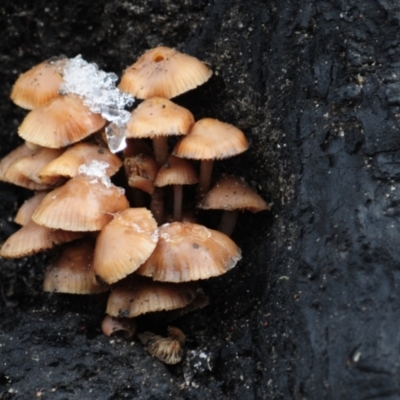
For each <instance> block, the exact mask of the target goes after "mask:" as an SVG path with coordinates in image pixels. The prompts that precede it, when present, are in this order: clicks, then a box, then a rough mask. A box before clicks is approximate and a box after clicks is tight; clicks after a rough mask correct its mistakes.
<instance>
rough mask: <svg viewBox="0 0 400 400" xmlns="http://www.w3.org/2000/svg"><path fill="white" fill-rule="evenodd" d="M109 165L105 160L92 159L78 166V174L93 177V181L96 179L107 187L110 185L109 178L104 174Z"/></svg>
mask: <svg viewBox="0 0 400 400" xmlns="http://www.w3.org/2000/svg"><path fill="white" fill-rule="evenodd" d="M109 166H110V165H109V164H108V163H106V162H105V161H97V160H93V161H92V162H91V163H90V164H82V165H80V166H79V168H78V173H79V174H80V175H85V176H88V177H90V178H94V179H93V181H92V182H93V183H95V182H97V181H98V180H99V181H100V182H101V183H102V184H103V185H104V186H106V187H107V188H109V187H111V186H112V183H111V180H110V178H109V177H108V176H107V174H106V170H107V168H108V167H109Z"/></svg>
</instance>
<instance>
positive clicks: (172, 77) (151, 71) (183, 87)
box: [119, 46, 212, 99]
mask: <svg viewBox="0 0 400 400" xmlns="http://www.w3.org/2000/svg"><path fill="white" fill-rule="evenodd" d="M211 75H212V71H211V70H210V69H209V68H208V67H207V65H206V64H204V63H203V62H202V61H200V60H198V59H197V58H195V57H192V56H189V55H187V54H183V53H180V52H179V51H177V50H174V49H171V48H168V47H163V46H160V47H156V48H154V49H151V50H148V51H146V52H145V53H144V54H143V55H142V56H141V57H140V58H139V59H138V60H137V61H136V62H135V63H134V64H133V65H131V66H130V67H128V68H127V69H126V70H125V72H124V74H123V76H122V78H121V82H120V84H119V88H120V89H121V90H122V91H124V92H129V93H131V94H132V95H133V96H134V97H136V98H138V99H148V98H150V97H156V96H159V97H165V98H167V99H170V98H172V97H175V96H178V95H180V94H182V93H185V92H187V91H189V90H191V89H194V88H196V87H197V86H200V85H201V84H203V83H204V82H206V81H207V80H208V79H209V78H210V77H211Z"/></svg>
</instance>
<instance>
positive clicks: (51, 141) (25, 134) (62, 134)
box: [18, 94, 106, 149]
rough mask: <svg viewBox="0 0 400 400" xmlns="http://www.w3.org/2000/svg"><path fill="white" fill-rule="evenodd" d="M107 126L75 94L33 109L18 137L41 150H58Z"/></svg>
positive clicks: (23, 123) (99, 116) (19, 130)
mask: <svg viewBox="0 0 400 400" xmlns="http://www.w3.org/2000/svg"><path fill="white" fill-rule="evenodd" d="M105 124H106V121H105V119H104V118H103V117H102V116H101V115H100V114H95V113H93V112H91V111H90V110H89V107H87V106H85V105H84V104H83V100H82V99H81V98H80V97H78V96H76V95H72V94H69V95H65V96H60V97H56V98H55V99H53V100H51V101H50V102H48V103H46V104H44V105H42V106H41V107H38V108H35V109H34V110H32V111H31V112H30V113H29V114H28V115H27V116H26V117H25V119H24V120H23V121H22V124H21V125H20V127H19V129H18V134H19V135H20V136H21V137H22V138H23V139H25V140H27V141H29V142H32V143H35V144H38V145H40V146H44V147H50V148H56V149H58V148H61V147H66V146H68V145H70V144H72V143H75V142H78V141H80V140H82V139H84V138H85V137H87V136H89V135H91V134H92V133H94V132H97V131H98V130H100V129H101V128H103V127H104V125H105Z"/></svg>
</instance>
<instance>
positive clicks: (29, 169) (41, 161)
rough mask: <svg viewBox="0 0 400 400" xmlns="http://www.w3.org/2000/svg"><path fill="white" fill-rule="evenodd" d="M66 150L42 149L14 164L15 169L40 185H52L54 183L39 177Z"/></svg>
mask: <svg viewBox="0 0 400 400" xmlns="http://www.w3.org/2000/svg"><path fill="white" fill-rule="evenodd" d="M63 151H64V150H62V149H50V148H47V147H41V148H39V149H37V150H36V151H33V152H32V154H30V155H27V156H24V157H21V158H20V159H18V160H16V161H15V162H14V163H13V168H15V169H17V170H18V171H19V172H20V173H21V174H22V175H24V176H26V177H27V178H28V179H29V180H31V181H34V182H36V183H38V184H40V185H47V184H48V185H50V186H51V185H52V184H53V182H43V181H42V179H41V178H40V177H39V172H40V171H41V170H42V168H43V167H45V166H46V165H48V164H49V163H51V162H52V161H53V160H55V159H56V158H57V157H59V156H60V155H61V154H62V153H63Z"/></svg>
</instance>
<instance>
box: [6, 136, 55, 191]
mask: <svg viewBox="0 0 400 400" xmlns="http://www.w3.org/2000/svg"><path fill="white" fill-rule="evenodd" d="M37 150H38V149H35V150H31V149H30V148H29V147H28V146H27V144H26V143H24V144H22V145H20V146H18V147H17V148H16V149H14V150H13V151H11V152H10V153H9V154H7V155H6V156H5V157H4V158H3V159H2V160H1V161H0V180H2V181H4V182H9V183H13V184H14V185H18V186H22V187H25V188H27V189H31V190H46V189H49V188H50V187H49V185H44V184H39V183H37V182H34V181H32V180H31V179H29V178H27V177H26V176H25V175H23V174H22V173H21V172H20V171H19V170H18V169H17V168H15V163H16V162H17V161H18V160H20V159H22V158H23V157H26V156H31V155H33V154H35V152H36V151H37Z"/></svg>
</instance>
